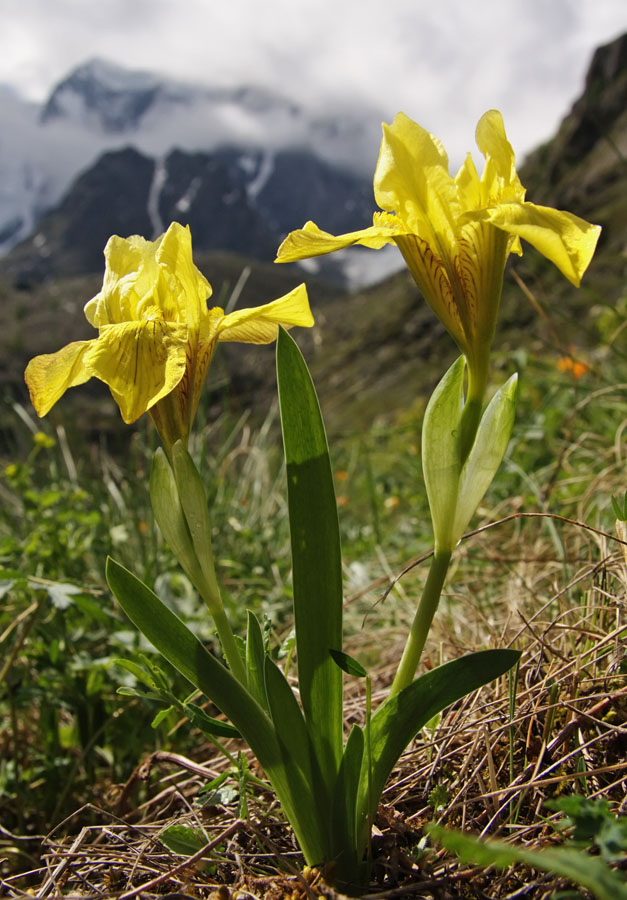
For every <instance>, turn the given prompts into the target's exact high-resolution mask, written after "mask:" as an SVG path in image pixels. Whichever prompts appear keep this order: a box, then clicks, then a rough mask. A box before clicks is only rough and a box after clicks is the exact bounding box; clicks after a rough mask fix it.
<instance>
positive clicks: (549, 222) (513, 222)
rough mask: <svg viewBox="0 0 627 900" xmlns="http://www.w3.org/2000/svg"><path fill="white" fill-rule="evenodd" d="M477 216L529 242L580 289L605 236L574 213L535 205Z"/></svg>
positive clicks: (506, 206) (501, 208) (503, 207)
mask: <svg viewBox="0 0 627 900" xmlns="http://www.w3.org/2000/svg"><path fill="white" fill-rule="evenodd" d="M476 215H477V217H481V218H485V219H487V220H488V221H489V222H492V223H493V224H494V225H496V226H497V227H498V228H501V229H503V231H507V232H508V233H509V234H512V235H515V236H516V237H517V238H523V240H525V241H528V242H529V243H530V244H531V245H532V246H534V247H535V248H536V250H539V251H540V253H542V255H543V256H546V258H547V259H550V260H551V262H552V263H554V264H555V265H556V266H557V268H558V269H559V270H560V272H561V273H562V274H563V275H565V276H566V278H568V280H569V281H570V282H572V284H574V285H575V286H576V287H579V283H580V281H581V278H582V276H583V273H584V272H585V271H586V269H587V268H588V265H589V263H590V260H591V259H592V256H593V254H594V250H595V247H596V244H597V241H598V239H599V234H600V233H601V227H600V226H599V225H591V224H590V223H589V222H586V221H585V220H584V219H580V218H578V217H577V216H574V215H573V214H572V213H569V212H563V211H561V210H557V209H550V208H549V207H547V206H536V205H535V204H533V203H503V204H500V205H499V206H496V207H494V208H492V209H486V210H481V211H478V212H477V214H476Z"/></svg>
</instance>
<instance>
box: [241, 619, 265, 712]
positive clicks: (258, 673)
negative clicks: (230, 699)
mask: <svg viewBox="0 0 627 900" xmlns="http://www.w3.org/2000/svg"><path fill="white" fill-rule="evenodd" d="M265 656H266V653H265V649H264V645H263V634H262V631H261V626H260V625H259V621H258V619H257V617H256V616H255V614H254V613H253V612H251V610H248V630H247V632H246V675H247V677H248V690H249V691H250V693H251V694H252V695H253V697H254V698H255V700H256V701H257V703H258V704H259V705H260V706H262V707H263V708H264V709H265V710H266V711H267V710H268V708H269V707H268V698H267V696H266V681H265V671H264V669H265Z"/></svg>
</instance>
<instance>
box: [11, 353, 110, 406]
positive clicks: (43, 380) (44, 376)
mask: <svg viewBox="0 0 627 900" xmlns="http://www.w3.org/2000/svg"><path fill="white" fill-rule="evenodd" d="M93 343H94V341H74V342H73V343H72V344H68V345H67V346H66V347H63V348H62V349H61V350H58V351H57V352H56V353H46V354H44V355H43V356H36V357H35V358H34V359H31V361H30V362H29V364H28V366H27V367H26V372H25V373H24V378H25V380H26V384H27V385H28V390H29V393H30V398H31V402H32V404H33V406H34V407H35V409H36V411H37V415H38V416H45V415H46V413H47V412H49V411H50V410H51V409H52V407H53V406H54V404H55V403H56V402H57V400H58V399H59V398H60V397H61V396H62V395H63V394H64V393H65V392H66V391H67V389H68V388H71V387H75V386H76V385H77V384H84V383H85V382H86V381H89V379H90V378H91V373H90V372H88V371H87V370H86V368H85V365H84V357H85V354H86V352H87V351H88V350H89V349H90V347H91V345H92V344H93Z"/></svg>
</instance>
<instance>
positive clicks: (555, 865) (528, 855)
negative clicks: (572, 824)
mask: <svg viewBox="0 0 627 900" xmlns="http://www.w3.org/2000/svg"><path fill="white" fill-rule="evenodd" d="M429 834H430V835H431V837H432V838H433V839H434V840H436V841H438V843H440V844H442V846H443V847H446V849H447V850H451V851H453V853H456V854H457V855H458V856H459V858H460V859H461V860H462V861H463V862H468V863H473V864H475V865H480V866H492V865H493V866H497V867H498V868H500V869H504V868H506V867H507V866H511V865H512V864H513V863H524V864H526V865H528V866H532V867H533V868H534V869H540V870H541V871H542V872H553V873H554V874H555V875H562V876H563V877H564V878H568V879H569V881H573V882H575V883H576V884H578V885H581V886H582V887H585V888H587V889H588V890H589V891H591V892H592V893H593V894H594V896H595V897H598V898H599V900H627V885H626V884H625V878H624V875H623V874H622V873H621V872H615V871H613V870H612V869H610V867H609V866H608V865H607V863H606V862H605V861H604V860H603V859H601V858H600V857H598V856H590V854H589V853H586V852H585V851H582V850H579V849H574V848H569V847H551V848H547V849H546V850H528V849H526V848H523V847H517V846H516V845H512V844H506V843H505V842H504V841H496V840H489V841H480V840H478V839H477V838H475V837H472V836H471V835H467V834H463V833H462V832H460V831H454V830H452V829H448V828H443V827H442V826H440V825H433V826H431V827H430V828H429Z"/></svg>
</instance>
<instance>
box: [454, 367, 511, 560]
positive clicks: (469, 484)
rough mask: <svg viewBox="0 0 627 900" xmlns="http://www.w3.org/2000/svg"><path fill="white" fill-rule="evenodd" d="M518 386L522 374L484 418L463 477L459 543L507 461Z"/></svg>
mask: <svg viewBox="0 0 627 900" xmlns="http://www.w3.org/2000/svg"><path fill="white" fill-rule="evenodd" d="M517 386H518V375H512V377H511V378H510V379H509V380H508V381H506V382H505V384H504V385H503V386H502V387H501V388H500V389H499V390H498V391H497V392H496V394H495V395H494V397H493V398H492V400H491V401H490V403H489V404H488V407H487V409H486V410H485V412H484V413H483V415H482V417H481V421H480V423H479V428H478V429H477V436H476V437H475V442H474V444H473V445H472V448H471V450H470V453H469V455H468V459H467V460H466V462H465V463H464V465H463V467H462V470H461V473H460V477H459V486H458V492H459V494H458V500H457V508H456V510H455V519H454V524H453V532H452V533H453V540H454V541H455V544H456V543H457V541H458V540H459V539H460V538H461V536H462V534H463V533H464V531H465V530H466V527H467V525H468V523H469V522H470V520H471V519H472V517H473V515H474V513H475V510H476V509H477V507H478V506H479V503H480V502H481V499H482V498H483V495H484V494H485V492H486V491H487V489H488V488H489V487H490V485H491V483H492V480H493V479H494V476H495V475H496V473H497V470H498V468H499V466H500V465H501V462H502V461H503V457H504V455H505V451H506V450H507V445H508V444H509V439H510V436H511V433H512V428H513V427H514V416H515V414H516V390H517ZM451 549H452V548H451Z"/></svg>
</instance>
